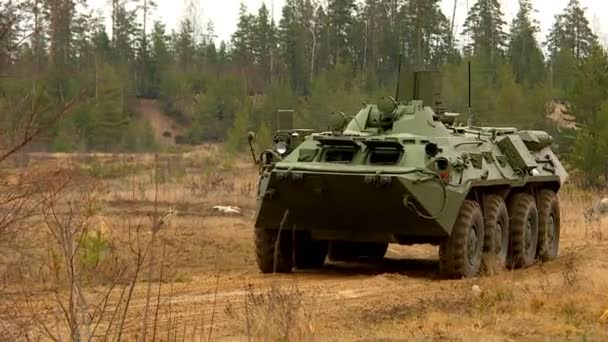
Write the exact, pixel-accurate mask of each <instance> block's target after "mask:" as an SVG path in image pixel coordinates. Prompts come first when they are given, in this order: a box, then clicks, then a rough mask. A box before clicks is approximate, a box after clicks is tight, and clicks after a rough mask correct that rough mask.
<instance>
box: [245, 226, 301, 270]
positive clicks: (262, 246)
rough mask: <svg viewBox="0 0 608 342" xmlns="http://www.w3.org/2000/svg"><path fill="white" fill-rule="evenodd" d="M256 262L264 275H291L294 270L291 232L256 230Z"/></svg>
mask: <svg viewBox="0 0 608 342" xmlns="http://www.w3.org/2000/svg"><path fill="white" fill-rule="evenodd" d="M254 240H255V256H256V258H255V260H256V263H257V265H258V268H259V269H260V272H262V273H289V272H291V269H292V268H293V256H292V251H293V248H292V241H291V232H290V231H281V232H279V230H276V229H258V228H256V229H255V238H254Z"/></svg>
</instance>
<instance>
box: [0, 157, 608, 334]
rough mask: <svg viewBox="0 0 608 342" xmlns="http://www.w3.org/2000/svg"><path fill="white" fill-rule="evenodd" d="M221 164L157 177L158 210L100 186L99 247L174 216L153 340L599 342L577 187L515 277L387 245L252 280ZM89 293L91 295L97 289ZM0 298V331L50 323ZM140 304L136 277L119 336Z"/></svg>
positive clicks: (604, 232) (244, 218) (604, 325)
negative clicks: (548, 250)
mask: <svg viewBox="0 0 608 342" xmlns="http://www.w3.org/2000/svg"><path fill="white" fill-rule="evenodd" d="M199 157H200V156H197V158H199ZM200 158H203V157H200ZM209 163H210V164H214V165H218V164H219V163H218V161H217V160H210V161H209ZM227 170H230V171H225V172H215V173H209V174H205V173H204V172H203V171H204V170H202V171H201V170H191V172H188V175H187V176H183V178H180V179H179V180H175V181H168V182H167V183H164V184H162V186H160V188H159V191H160V197H159V198H160V201H158V202H157V204H155V203H154V201H153V194H152V192H151V191H152V189H153V188H152V187H151V185H150V183H149V181H147V183H145V184H144V185H142V186H140V185H141V184H138V185H136V184H135V181H133V184H132V186H131V185H129V179H130V178H128V177H126V178H121V179H111V180H106V181H105V183H106V185H107V188H108V189H109V190H108V191H107V192H105V193H104V197H103V199H104V209H103V211H102V215H103V221H104V225H105V226H107V227H109V228H108V232H107V234H108V235H109V239H110V241H122V240H124V239H126V237H127V236H128V233H129V230H128V229H127V227H131V226H132V225H133V224H136V223H137V222H144V224H145V223H146V222H149V217H150V213H151V212H152V211H153V210H154V207H155V206H157V207H158V210H159V211H161V212H169V211H175V215H174V216H172V217H171V219H170V222H168V224H167V225H166V226H165V227H163V229H162V230H161V233H160V235H159V240H158V241H157V244H156V249H155V252H154V253H155V258H156V260H158V259H159V258H160V256H161V252H160V251H161V249H162V248H161V246H164V249H165V251H166V257H165V258H164V259H163V260H164V268H163V269H164V277H163V282H162V283H160V284H159V283H158V282H157V281H154V282H152V283H151V287H150V289H151V306H150V310H151V311H150V312H151V313H150V314H149V316H148V317H149V318H148V322H149V324H148V326H149V327H148V328H147V334H148V335H152V334H153V333H152V332H151V331H154V332H157V333H154V335H155V336H156V339H157V340H165V341H169V340H170V341H177V340H180V341H182V340H185V341H203V340H207V341H210V340H212V341H215V340H217V341H248V340H264V341H266V340H305V341H308V340H319V341H326V340H337V341H353V340H361V341H366V340H408V341H411V340H425V341H426V340H437V341H444V340H449V341H566V340H568V341H569V340H573V341H608V240H606V238H608V229H606V228H607V227H608V224H607V223H608V222H600V223H596V224H592V225H587V224H585V223H584V222H583V221H582V218H581V215H582V212H583V210H584V207H585V205H586V204H585V203H583V201H582V200H581V199H580V198H581V197H580V194H579V192H578V191H573V190H571V189H570V190H568V191H567V192H566V193H565V194H563V195H562V213H563V214H562V215H563V219H562V240H561V252H560V256H559V258H558V259H557V260H555V261H552V262H548V263H544V264H543V263H538V264H536V265H534V266H532V267H530V268H527V269H523V270H517V271H504V272H501V273H499V274H496V275H492V276H486V277H481V278H475V279H465V280H442V279H441V278H439V274H438V263H437V248H436V247H432V246H413V247H404V246H397V245H391V246H390V248H389V251H388V253H387V256H386V258H385V260H384V261H382V262H381V263H377V264H347V263H327V264H326V265H325V266H324V267H323V268H322V269H318V270H310V271H296V272H294V273H293V274H289V275H263V274H260V273H259V272H258V270H257V267H256V264H255V256H254V250H253V217H254V209H255V194H254V189H255V182H256V172H255V170H254V169H252V168H251V167H250V166H247V164H243V163H241V162H238V161H237V162H233V163H232V164H231V165H230V166H229V169H227ZM138 177H139V178H140V179H141V180H142V181H144V180H145V179H150V178H149V176H148V175H146V176H143V175H140V176H138ZM136 197H137V198H136ZM135 198H136V199H135ZM218 204H222V205H237V206H239V207H240V208H241V209H242V210H243V212H242V214H240V215H235V216H226V215H220V214H218V213H215V212H213V210H211V207H212V206H213V205H218ZM39 242H40V244H41V245H42V244H44V243H46V241H44V240H40V241H39ZM155 265H156V264H155ZM155 268H156V266H155ZM155 272H156V271H155ZM31 287H32V289H35V288H36V286H34V285H31ZM94 289H95V290H94V291H93V292H94V293H93V295H94V294H95V293H96V291H98V292H99V293H101V292H103V291H104V289H105V287H104V285H98V286H96V287H94ZM159 291H160V296H159ZM157 296H158V297H157ZM111 297H112V300H111V301H110V304H109V305H108V312H110V313H111V312H112V311H113V307H115V306H116V303H118V302H119V300H121V299H120V298H119V297H120V296H119V293H118V292H116V293H114V292H113V294H112V296H111ZM1 298H2V300H3V303H4V304H5V306H0V307H1V308H2V310H3V311H0V323H1V324H0V328H1V327H2V326H3V325H4V326H10V324H11V322H13V321H14V317H15V315H21V317H22V318H23V321H24V322H26V323H24V326H27V327H29V325H28V324H33V322H34V321H33V320H32V318H31V317H34V316H35V315H33V314H34V313H38V314H41V315H42V317H44V320H46V321H47V323H49V324H50V325H53V324H55V322H57V321H59V320H60V318H57V317H61V311H60V310H59V309H58V307H57V304H56V302H55V301H54V300H53V298H54V297H53V295H52V292H49V291H47V290H32V291H31V292H28V293H27V296H24V292H23V291H17V290H15V287H9V288H7V289H5V291H4V292H3V293H2V297H1ZM147 298H148V284H147V282H145V281H143V280H140V281H139V282H138V283H137V285H136V286H135V288H134V293H133V297H132V300H131V307H130V309H129V315H128V318H127V319H126V322H125V325H124V329H123V339H127V340H135V339H138V336H139V335H140V334H141V331H142V326H143V324H142V322H143V317H144V311H145V307H146V303H147V301H148V300H147ZM157 298H160V300H158V301H157ZM9 307H10V308H13V310H9ZM157 308H158V310H157ZM157 312H158V313H157ZM152 313H154V314H152ZM28 315H33V316H31V317H30V316H28ZM38 317H40V316H38ZM52 317H54V318H52ZM153 317H156V318H153ZM154 322H155V323H154ZM153 325H155V326H156V328H155V329H153V328H152V326H153ZM27 327H26V328H23V329H25V330H27V329H29V328H27ZM0 331H2V329H0ZM0 336H2V335H1V334H0ZM4 336H5V337H6V336H7V335H6V334H5V335H4ZM96 337H97V338H101V339H103V336H96ZM114 339H115V338H110V340H114Z"/></svg>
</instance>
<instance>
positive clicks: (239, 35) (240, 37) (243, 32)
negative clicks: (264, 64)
mask: <svg viewBox="0 0 608 342" xmlns="http://www.w3.org/2000/svg"><path fill="white" fill-rule="evenodd" d="M254 28H255V18H254V16H252V15H251V14H249V13H248V12H247V6H245V4H244V3H241V6H240V8H239V20H238V23H237V28H236V31H235V32H234V34H233V35H232V58H233V59H234V61H235V62H236V63H238V64H240V65H247V64H249V63H251V61H252V60H253V51H252V48H253V44H254V43H253V34H252V33H253V32H254Z"/></svg>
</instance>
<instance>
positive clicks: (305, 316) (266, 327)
mask: <svg viewBox="0 0 608 342" xmlns="http://www.w3.org/2000/svg"><path fill="white" fill-rule="evenodd" d="M243 296H244V298H243V300H242V301H241V302H240V303H239V302H236V301H230V302H228V305H227V306H226V309H225V311H226V315H227V316H228V318H230V319H231V320H233V321H234V322H235V323H236V324H237V326H238V328H239V329H240V331H241V333H242V334H243V335H245V336H247V337H248V338H249V339H255V340H264V341H268V340H274V341H302V340H305V341H308V340H310V339H311V338H313V337H314V333H315V329H314V326H315V315H314V313H313V311H312V309H313V308H314V306H315V304H316V300H317V299H316V298H314V295H313V294H310V293H305V292H303V291H301V290H300V289H299V288H298V287H297V284H292V286H290V287H283V286H280V285H277V284H275V283H273V284H271V285H270V287H269V288H268V289H265V290H257V289H255V287H254V286H253V285H252V284H249V285H247V286H246V288H245V289H244V291H243Z"/></svg>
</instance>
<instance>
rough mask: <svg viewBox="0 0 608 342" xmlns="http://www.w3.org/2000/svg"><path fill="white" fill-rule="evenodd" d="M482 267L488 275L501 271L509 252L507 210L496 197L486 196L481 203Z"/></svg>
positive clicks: (500, 198)
mask: <svg viewBox="0 0 608 342" xmlns="http://www.w3.org/2000/svg"><path fill="white" fill-rule="evenodd" d="M483 212H484V215H483V216H484V217H483V226H484V227H483V228H484V242H483V265H484V269H485V270H486V271H488V272H490V273H492V272H494V271H495V270H500V269H503V268H504V267H505V266H506V263H507V255H508V252H509V210H508V209H507V204H506V203H505V200H504V199H503V198H502V197H500V196H498V195H488V196H486V197H485V198H484V203H483Z"/></svg>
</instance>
